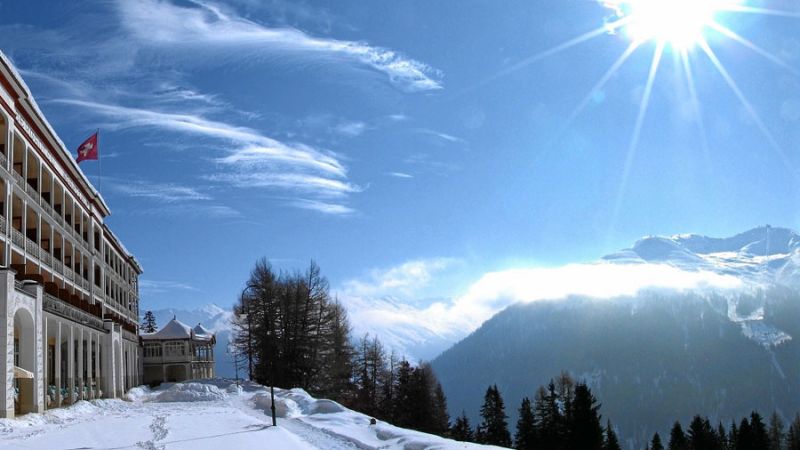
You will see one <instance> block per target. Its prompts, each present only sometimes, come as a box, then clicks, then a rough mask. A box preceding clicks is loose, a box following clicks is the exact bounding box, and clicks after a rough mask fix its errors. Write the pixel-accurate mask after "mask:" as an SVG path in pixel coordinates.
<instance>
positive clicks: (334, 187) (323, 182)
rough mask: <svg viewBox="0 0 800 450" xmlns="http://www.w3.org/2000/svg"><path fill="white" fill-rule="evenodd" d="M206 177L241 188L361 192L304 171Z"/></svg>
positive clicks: (336, 194) (342, 193) (339, 194)
mask: <svg viewBox="0 0 800 450" xmlns="http://www.w3.org/2000/svg"><path fill="white" fill-rule="evenodd" d="M205 179H207V180H209V181H217V182H223V183H227V184H230V185H232V186H235V187H239V188H279V189H284V190H289V191H297V192H301V193H305V194H315V195H318V196H320V197H327V198H333V197H339V198H341V197H345V196H347V195H348V194H352V193H357V192H361V188H360V187H358V186H355V185H353V184H350V183H347V182H344V181H341V180H334V179H330V178H325V177H320V176H316V175H310V174H303V173H264V172H246V173H244V172H238V173H220V174H213V175H208V176H206V177H205Z"/></svg>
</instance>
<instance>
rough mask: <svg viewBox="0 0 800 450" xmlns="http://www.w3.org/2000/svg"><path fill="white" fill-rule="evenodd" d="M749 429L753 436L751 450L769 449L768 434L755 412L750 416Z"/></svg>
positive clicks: (762, 421)
mask: <svg viewBox="0 0 800 450" xmlns="http://www.w3.org/2000/svg"><path fill="white" fill-rule="evenodd" d="M750 428H751V429H752V436H753V447H752V448H753V449H754V450H755V449H769V434H768V433H767V427H766V425H764V420H763V419H762V418H761V415H760V414H759V413H757V412H755V411H753V412H752V413H751V414H750Z"/></svg>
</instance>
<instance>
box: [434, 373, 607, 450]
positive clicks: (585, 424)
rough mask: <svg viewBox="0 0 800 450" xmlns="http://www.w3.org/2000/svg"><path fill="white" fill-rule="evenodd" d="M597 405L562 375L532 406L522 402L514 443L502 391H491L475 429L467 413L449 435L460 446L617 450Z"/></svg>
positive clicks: (586, 388)
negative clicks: (470, 444)
mask: <svg viewBox="0 0 800 450" xmlns="http://www.w3.org/2000/svg"><path fill="white" fill-rule="evenodd" d="M599 411H600V404H599V403H598V402H597V399H596V398H595V397H594V395H593V394H592V391H591V389H590V388H589V386H588V385H587V384H586V383H583V382H575V381H574V380H573V379H572V378H571V377H570V376H569V375H568V374H566V373H562V374H561V375H560V376H558V377H557V378H556V379H555V380H551V381H550V383H549V384H548V385H547V386H541V387H540V388H539V389H538V390H537V391H536V395H535V397H534V400H533V402H532V401H531V400H530V398H528V397H525V398H523V399H522V403H521V405H520V407H519V419H518V420H517V426H516V432H515V433H514V436H513V440H512V436H511V433H510V432H509V430H508V422H507V419H508V416H507V415H506V413H505V405H504V402H503V398H502V396H501V394H500V390H499V389H498V388H497V386H496V385H493V386H489V388H488V389H487V390H486V394H485V395H484V402H483V406H482V407H481V410H480V417H481V423H480V424H478V426H477V427H476V428H475V429H473V428H472V426H471V425H470V423H469V419H468V418H467V416H466V414H465V413H464V412H462V414H461V416H459V417H457V418H456V420H455V422H454V423H453V426H452V428H451V431H450V436H451V437H452V438H453V439H456V440H459V441H467V442H476V443H479V444H489V445H499V446H502V447H512V446H513V448H516V449H520V450H621V448H620V444H619V440H618V438H617V434H616V432H615V431H614V428H613V426H612V425H611V422H606V425H605V426H603V423H602V420H601V418H602V416H601V414H600V412H599Z"/></svg>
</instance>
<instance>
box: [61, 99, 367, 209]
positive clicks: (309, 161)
mask: <svg viewBox="0 0 800 450" xmlns="http://www.w3.org/2000/svg"><path fill="white" fill-rule="evenodd" d="M53 102H54V103H61V104H68V105H73V106H79V107H81V108H83V109H84V110H89V111H93V112H95V113H97V114H99V115H101V116H103V117H104V118H105V119H106V120H111V121H112V123H113V126H115V127H117V128H120V129H124V128H139V127H146V128H160V129H165V130H170V131H174V132H179V133H185V134H190V135H196V136H202V137H206V138H211V139H217V140H222V141H226V142H228V143H230V145H228V146H225V147H223V148H224V150H223V152H224V153H225V155H224V156H221V157H218V158H215V159H214V161H215V162H216V163H218V166H220V167H222V168H223V169H224V170H223V171H221V172H216V173H213V174H208V175H205V176H203V177H202V178H203V179H205V180H207V181H212V182H217V183H224V184H226V185H229V186H232V187H235V188H242V189H250V188H262V189H273V190H281V191H288V192H290V193H294V194H296V193H300V194H302V195H303V196H305V197H308V196H312V197H321V198H333V197H336V198H339V199H340V201H341V200H343V199H345V198H346V197H347V196H348V195H350V194H354V193H358V192H361V188H360V187H358V186H356V185H354V184H352V183H349V182H348V181H347V169H346V167H345V166H344V164H342V163H341V162H340V161H339V159H338V158H337V155H336V154H334V153H332V152H327V151H323V150H318V149H316V148H314V147H311V146H309V145H305V144H300V143H294V144H287V143H284V142H281V141H278V140H277V139H273V138H270V137H268V136H265V135H263V134H262V133H260V132H258V131H256V130H254V129H251V128H247V127H240V126H235V125H232V124H229V123H226V122H221V121H217V120H212V119H209V118H206V117H204V116H202V115H199V114H189V113H174V112H169V111H161V110H153V109H144V108H134V107H127V106H121V105H114V104H105V103H98V102H92V101H88V100H78V99H55V100H53ZM146 187H147V186H138V185H137V184H135V183H134V184H131V185H126V186H122V185H120V187H119V189H120V190H124V193H126V194H128V195H131V196H140V197H146V196H147V197H150V198H159V197H161V198H167V197H168V196H170V195H172V196H176V197H179V196H180V195H183V196H184V199H185V197H186V196H188V195H190V194H191V193H192V192H191V191H187V190H184V191H181V190H180V189H179V187H177V186H172V187H171V189H170V186H169V185H161V186H149V187H150V188H153V189H152V190H149V191H148V190H147V189H146ZM194 193H195V194H197V195H200V193H199V192H197V191H195V192H194ZM307 201H310V200H308V199H307V198H304V199H303V202H291V203H290V204H291V205H293V206H296V207H300V208H303V209H313V210H317V211H319V212H326V213H327V212H329V211H335V210H338V211H348V210H350V208H349V207H346V206H344V205H342V204H341V203H339V204H334V203H330V202H329V203H326V205H327V206H326V208H322V207H316V208H311V207H308V203H304V202H307ZM311 204H314V203H311ZM348 212H349V211H348Z"/></svg>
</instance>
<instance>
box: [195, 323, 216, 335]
mask: <svg viewBox="0 0 800 450" xmlns="http://www.w3.org/2000/svg"><path fill="white" fill-rule="evenodd" d="M194 334H195V335H196V336H213V335H214V333H212V332H210V331H208V330H206V329H205V328H203V325H201V324H199V323H198V324H197V326H196V327H194Z"/></svg>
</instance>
